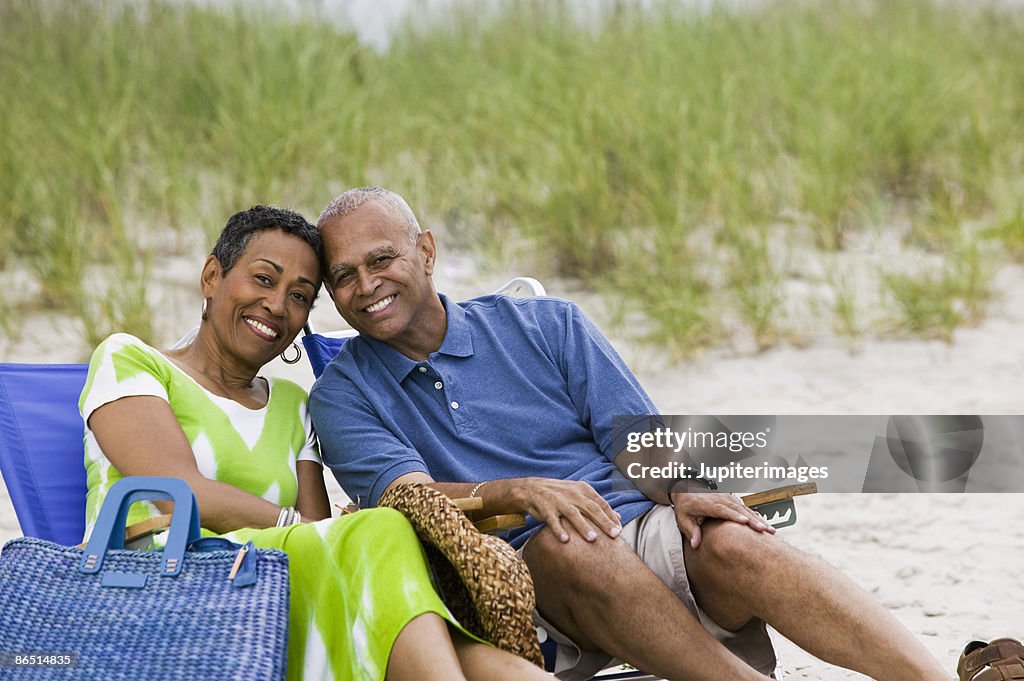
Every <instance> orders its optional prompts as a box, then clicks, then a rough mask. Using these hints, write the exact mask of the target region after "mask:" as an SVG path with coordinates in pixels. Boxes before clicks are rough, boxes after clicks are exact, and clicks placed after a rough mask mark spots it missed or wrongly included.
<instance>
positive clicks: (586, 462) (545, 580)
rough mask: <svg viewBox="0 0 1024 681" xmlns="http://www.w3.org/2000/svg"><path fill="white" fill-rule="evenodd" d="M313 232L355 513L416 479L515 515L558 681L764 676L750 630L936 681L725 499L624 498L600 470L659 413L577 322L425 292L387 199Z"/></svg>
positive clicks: (338, 460)
mask: <svg viewBox="0 0 1024 681" xmlns="http://www.w3.org/2000/svg"><path fill="white" fill-rule="evenodd" d="M318 228H319V229H320V231H321V235H322V237H323V244H324V249H323V261H324V262H323V264H324V278H325V283H326V286H327V290H328V291H329V292H330V295H331V297H332V298H333V300H334V303H335V305H336V307H337V309H338V311H339V312H340V313H341V315H342V316H343V317H344V318H345V320H346V321H347V322H348V323H349V324H350V325H351V326H352V327H353V328H354V329H356V330H357V331H359V333H360V335H359V337H357V338H355V339H353V340H352V341H350V342H349V343H347V344H346V345H345V348H344V349H343V350H342V352H341V354H340V355H339V357H338V358H337V359H336V360H335V361H333V362H332V363H331V364H330V365H329V366H328V367H327V370H326V371H325V373H324V375H323V376H322V377H321V378H320V380H319V381H317V383H316V385H315V386H314V387H313V390H312V392H311V395H310V410H311V413H312V416H313V420H314V425H315V427H316V430H317V433H318V435H319V437H320V441H321V450H322V454H323V457H324V461H325V462H326V463H327V464H328V465H329V466H330V467H331V469H332V470H333V471H334V474H335V476H336V477H337V478H338V480H339V482H340V483H341V484H342V485H343V486H344V487H345V488H346V489H347V490H348V491H349V493H350V494H353V495H354V496H357V497H358V501H359V502H360V504H361V505H363V506H372V505H374V504H375V503H376V501H377V499H378V498H379V497H380V495H381V494H382V493H383V492H384V491H385V490H386V489H387V488H389V487H390V486H392V485H395V484H399V483H403V482H413V481H417V482H424V483H428V484H430V485H432V486H434V487H436V488H437V489H439V490H441V491H442V492H444V493H446V494H448V495H449V496H452V497H465V496H476V497H480V498H481V499H483V502H484V509H485V511H487V512H488V513H495V514H500V513H516V512H518V513H525V514H527V515H528V516H529V517H530V519H531V523H530V525H528V526H527V528H525V529H523V530H521V531H520V532H519V533H518V534H516V535H515V536H513V537H512V538H511V541H512V543H513V545H514V546H516V547H518V548H521V549H522V551H523V557H524V559H525V560H526V562H527V564H528V565H529V567H530V571H531V573H532V574H533V577H534V583H535V586H536V590H537V609H538V614H539V619H540V620H541V621H542V622H543V623H544V624H545V626H546V628H547V629H548V631H549V632H552V635H553V636H554V638H555V640H556V641H558V642H559V644H560V645H559V665H560V666H559V668H558V669H556V671H557V672H558V675H559V677H560V678H563V679H585V678H588V677H589V676H590V675H591V674H593V673H594V672H595V671H597V670H598V669H600V668H601V667H602V666H604V665H606V664H608V663H609V662H610V661H611V659H612V658H616V659H621V660H625V661H628V662H630V663H632V664H634V665H636V666H638V667H640V668H641V669H644V670H645V671H648V672H650V673H652V674H655V675H659V676H662V677H665V678H666V679H688V680H691V681H694V680H699V679H752V680H753V679H761V680H762V681H763V679H765V678H767V675H768V674H770V673H771V671H772V669H773V667H774V664H775V658H774V653H773V651H772V648H771V644H770V642H769V640H768V637H767V634H766V633H765V627H764V623H765V622H768V623H770V624H772V626H774V627H775V628H776V629H778V630H779V631H780V632H781V633H782V634H783V635H785V636H786V637H788V638H790V639H791V640H793V641H794V642H796V643H797V644H798V645H801V646H802V647H804V648H805V649H807V650H808V651H809V652H811V653H813V654H815V655H817V656H818V657H820V658H822V659H825V660H827V661H830V662H833V663H835V664H839V665H842V666H845V667H849V668H851V669H855V670H857V671H860V672H862V673H864V674H867V675H869V676H871V677H873V678H875V679H886V680H887V681H888V680H893V679H906V680H907V681H910V680H911V679H913V680H914V681H922V680H926V681H937V680H938V679H946V678H948V677H947V676H946V675H945V674H944V673H943V671H942V669H941V668H940V667H939V665H938V662H937V661H936V660H935V659H934V658H933V657H932V656H931V655H930V654H929V653H928V652H927V650H925V648H924V647H923V646H922V645H921V644H920V643H919V642H918V641H917V640H916V639H915V638H914V637H913V636H912V635H911V634H910V633H909V632H908V631H906V630H905V629H904V628H903V627H902V626H900V625H899V624H898V623H897V622H896V620H895V619H894V618H893V617H892V616H891V615H889V614H888V613H887V612H886V611H885V610H884V609H883V608H882V607H881V606H880V605H878V604H877V603H876V602H874V600H873V599H872V598H871V597H870V596H868V595H867V594H866V593H865V592H863V591H862V590H861V589H860V588H859V587H857V586H856V585H854V584H853V583H852V582H851V581H850V580H849V579H847V578H846V577H844V576H843V575H842V574H841V573H839V572H838V571H836V570H835V569H834V568H832V567H830V566H828V565H827V564H825V563H823V562H822V561H820V560H818V559H816V558H814V557H812V556H810V555H808V554H805V553H803V552H801V551H798V550H796V549H794V548H792V547H790V546H788V545H787V544H785V543H784V542H782V541H780V540H777V539H776V538H775V537H773V536H772V532H773V531H772V530H771V528H770V527H768V526H767V525H766V524H765V523H764V522H763V521H762V520H761V519H760V517H759V516H758V515H757V514H756V513H753V512H751V511H749V510H748V509H746V508H745V507H744V506H743V504H742V503H741V502H740V501H739V500H738V499H737V498H735V497H733V496H731V495H726V494H707V493H702V492H705V491H706V490H699V489H693V488H692V487H689V488H671V489H664V490H660V491H659V490H648V492H647V495H645V494H644V493H641V492H640V491H638V490H637V489H635V488H633V487H631V486H630V485H628V483H626V481H625V478H624V477H623V476H622V475H621V474H619V473H618V471H617V469H616V467H615V465H614V463H613V462H614V461H615V460H616V458H617V457H618V455H619V449H620V447H621V445H622V443H623V441H624V440H623V438H624V436H625V435H627V434H628V432H635V431H636V429H637V428H639V427H642V426H643V424H644V423H645V421H644V420H643V419H642V418H640V417H641V416H642V415H649V414H654V413H655V408H654V405H653V404H652V403H651V401H650V399H649V398H648V397H647V395H646V394H645V393H644V391H643V389H642V388H641V387H640V385H639V383H638V382H637V381H636V379H635V378H634V377H633V375H632V373H631V372H630V371H629V369H628V368H627V367H626V366H625V364H624V363H623V362H622V360H621V359H620V358H619V357H618V355H617V354H616V353H615V351H614V350H613V349H612V348H611V346H610V345H609V344H608V342H607V341H606V340H605V339H604V338H603V337H602V336H601V334H600V333H599V332H598V331H597V329H596V328H595V327H594V326H593V325H592V324H591V323H590V322H589V321H588V320H587V319H586V318H585V317H584V316H583V315H582V313H580V311H579V310H578V308H576V306H574V305H572V304H571V303H568V302H566V301H561V300H556V299H553V298H532V299H526V300H513V299H511V298H506V297H502V296H485V297H482V298H478V299H475V300H472V301H467V302H464V303H455V302H454V301H451V300H448V299H447V298H446V297H444V296H440V295H439V294H438V293H437V292H436V291H435V289H434V286H433V281H432V279H431V276H432V273H433V271H434V267H435V262H436V246H435V243H434V238H433V236H432V235H431V233H430V232H429V231H426V232H421V230H420V228H419V225H418V223H417V221H416V218H415V216H414V215H413V213H412V211H411V209H410V208H409V206H408V205H407V204H406V203H405V201H404V200H403V199H402V198H401V197H400V196H398V195H397V194H394V193H392V192H389V191H386V190H382V189H379V188H373V187H368V188H361V189H354V190H350V191H348V192H345V193H344V194H342V195H341V196H339V197H337V198H336V199H335V200H334V201H332V202H331V203H330V204H329V205H328V206H327V208H325V209H324V211H323V213H322V214H321V216H320V219H319V221H318ZM629 415H633V418H626V419H623V418H622V417H624V416H629ZM567 665H570V666H571V667H572V668H566V666H567Z"/></svg>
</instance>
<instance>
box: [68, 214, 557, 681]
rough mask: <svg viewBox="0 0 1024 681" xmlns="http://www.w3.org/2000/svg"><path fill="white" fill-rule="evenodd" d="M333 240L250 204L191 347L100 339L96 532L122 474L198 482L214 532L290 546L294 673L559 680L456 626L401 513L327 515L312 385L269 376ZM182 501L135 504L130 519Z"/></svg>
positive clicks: (222, 247)
mask: <svg viewBox="0 0 1024 681" xmlns="http://www.w3.org/2000/svg"><path fill="white" fill-rule="evenodd" d="M319 242H320V239H319V234H318V233H317V232H316V230H315V228H314V227H313V226H312V225H310V224H309V223H308V222H306V220H305V219H303V218H302V217H301V216H300V215H297V214H296V213H293V212H291V211H287V210H284V209H280V208H274V207H266V206H255V207H253V208H251V209H249V210H247V211H242V212H240V213H237V214H236V215H234V216H232V218H231V219H230V220H229V221H228V223H227V225H226V226H225V228H224V231H223V232H222V234H221V236H220V238H219V239H218V241H217V244H216V246H215V247H214V249H213V252H212V254H211V255H210V256H209V257H208V258H207V260H206V263H205V265H204V266H203V270H202V274H201V276H200V286H201V289H202V293H203V306H202V322H201V323H200V326H199V331H198V334H197V336H196V337H195V339H194V340H193V341H192V342H191V343H190V344H189V345H187V346H186V347H183V348H181V349H175V350H166V351H158V350H155V349H153V348H151V347H149V346H147V345H146V344H144V343H143V342H142V341H140V340H139V339H137V338H135V337H133V336H130V335H127V334H115V335H113V336H111V337H110V338H108V339H107V340H105V341H104V342H103V343H102V344H101V345H100V346H99V347H98V348H97V349H96V351H95V353H94V355H93V358H92V361H91V363H90V367H89V378H88V380H87V382H86V387H85V389H84V391H83V393H82V397H81V400H80V408H81V411H82V416H83V418H84V419H85V421H86V438H85V440H86V468H87V472H88V482H89V492H88V502H87V511H86V515H87V521H88V522H87V525H88V529H89V530H91V528H92V525H93V524H94V523H95V521H96V516H97V514H98V512H99V507H100V505H101V503H102V500H103V497H104V495H105V494H106V493H107V491H108V490H109V489H110V487H111V485H113V483H114V482H116V481H117V480H118V479H120V478H121V477H122V476H127V475H164V476H172V477H178V478H181V479H183V480H185V481H186V482H187V483H188V484H189V485H190V486H191V487H192V490H193V491H194V492H195V495H196V498H197V500H198V502H199V508H200V511H201V514H202V524H203V527H204V529H205V530H206V531H212V532H214V533H227V534H228V536H229V537H230V538H232V539H234V540H236V541H246V540H250V539H251V540H252V541H253V542H254V543H255V544H256V545H257V546H261V547H268V548H279V549H283V550H284V551H286V552H288V554H289V555H290V558H291V560H290V566H291V591H292V599H291V615H290V623H289V624H290V629H289V640H288V645H289V656H288V677H289V678H290V679H298V678H303V677H304V678H307V679H309V678H335V679H346V680H348V679H351V680H353V681H363V680H364V679H365V680H379V679H385V678H386V679H388V680H389V681H402V680H404V679H409V680H417V681H419V680H423V679H444V680H445V681H448V680H450V679H455V680H459V679H508V678H517V679H544V678H550V676H549V675H547V674H545V673H544V672H542V671H541V670H539V669H538V668H536V667H535V666H533V665H532V664H530V663H529V662H526V661H525V660H522V659H520V658H518V657H515V656H514V655H511V654H509V653H506V652H504V651H501V650H498V649H496V648H493V647H491V646H488V645H486V644H482V643H479V642H477V641H475V640H471V638H470V637H469V635H468V634H466V633H465V630H464V629H462V628H461V627H460V626H459V625H458V623H456V622H454V620H453V618H452V617H451V615H450V614H449V613H448V611H447V609H446V608H445V606H444V604H443V603H442V602H441V600H440V599H439V597H438V596H437V593H436V592H435V590H434V589H433V587H432V586H431V583H430V579H429V575H428V572H427V567H426V564H425V562H424V558H423V553H422V549H421V548H420V546H419V543H418V541H417V539H416V535H415V534H414V532H413V530H412V528H411V526H410V525H409V523H408V522H407V521H406V520H405V518H404V517H403V516H401V515H400V514H399V513H398V512H397V511H393V510H390V509H378V510H371V511H361V512H359V513H356V514H353V515H348V516H342V517H340V518H337V519H334V520H327V519H328V518H329V517H330V505H329V503H328V499H327V492H326V490H325V487H324V481H323V473H322V469H321V465H320V461H319V454H318V452H317V447H316V441H315V437H314V435H313V433H312V429H311V427H310V421H309V417H308V415H307V413H306V395H305V393H304V391H303V390H302V389H301V388H299V387H298V386H297V385H295V384H294V383H291V382H289V381H284V380H278V379H267V378H263V377H261V376H259V375H258V372H259V370H260V369H261V368H262V367H263V366H264V365H265V364H266V363H267V362H269V361H270V360H271V359H273V358H274V357H276V356H277V355H280V354H281V353H282V352H284V351H285V350H286V349H287V348H288V347H289V346H290V344H291V343H292V341H293V340H294V338H295V336H296V335H297V334H298V332H299V330H300V329H302V327H303V325H304V324H305V323H306V318H307V317H308V315H309V310H310V308H311V306H312V304H313V300H314V298H315V297H316V294H317V290H318V289H319V287H320V270H319V263H318V259H317V249H318V247H319ZM169 508H170V505H169V504H168V503H167V502H143V503H141V504H136V505H135V506H134V507H133V510H132V511H131V513H130V515H129V519H128V520H129V522H131V523H134V522H137V521H139V520H143V519H145V518H146V517H149V516H152V515H154V514H157V513H160V512H161V509H162V512H168V511H169ZM319 520H322V521H323V522H317V523H308V524H306V521H319ZM279 525H283V526H281V527H278V526H279ZM263 528H265V529H263Z"/></svg>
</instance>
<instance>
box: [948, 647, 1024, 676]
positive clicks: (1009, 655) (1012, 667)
mask: <svg viewBox="0 0 1024 681" xmlns="http://www.w3.org/2000/svg"><path fill="white" fill-rule="evenodd" d="M956 673H957V676H958V677H959V679H960V681H1011V679H1024V645H1021V642H1020V641H1018V640H1016V639H1013V638H997V639H996V640H995V641H992V642H991V643H985V642H984V641H971V642H970V643H968V644H967V647H966V648H964V652H963V654H962V655H961V656H960V663H959V664H958V665H957V666H956Z"/></svg>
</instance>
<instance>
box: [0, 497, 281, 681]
mask: <svg viewBox="0 0 1024 681" xmlns="http://www.w3.org/2000/svg"><path fill="white" fill-rule="evenodd" d="M143 499H166V500H169V501H174V514H173V516H172V518H171V526H170V530H169V531H168V535H167V543H166V546H165V547H164V549H163V550H154V551H127V550H124V529H125V522H126V519H127V517H128V507H129V506H130V505H131V504H132V503H133V502H135V501H141V500H143ZM287 649H288V556H287V555H286V554H285V553H284V552H282V551H277V550H273V549H256V548H255V547H254V546H253V545H252V543H251V542H250V543H249V544H246V545H245V546H240V545H238V544H234V543H233V542H230V541H228V540H226V539H223V538H220V537H209V538H205V539H200V538H199V511H198V507H197V505H196V500H195V496H194V495H193V494H192V490H191V489H189V487H188V485H187V484H185V482H184V481H182V480H178V479H175V478H155V477H129V478H124V479H122V480H120V481H118V482H117V483H115V484H114V486H113V487H112V488H111V489H110V492H109V493H108V494H107V498H106V499H105V501H104V503H103V507H102V508H101V509H100V515H99V519H98V520H97V522H96V527H95V528H94V530H93V533H92V536H91V537H90V539H89V543H88V544H87V546H86V548H85V549H84V550H83V549H78V548H71V547H67V546H61V545H59V544H54V543H53V542H49V541H43V540H41V539H34V538H28V537H23V538H19V539H13V540H11V541H9V542H7V544H6V545H5V546H4V548H3V552H2V553H0V679H34V678H61V679H90V680H92V679H104V680H117V679H124V680H126V681H127V680H129V679H131V680H132V681H134V680H136V679H189V680H191V679H245V680H246V681H250V680H252V679H283V678H284V674H285V663H286V656H287ZM55 667H59V669H55Z"/></svg>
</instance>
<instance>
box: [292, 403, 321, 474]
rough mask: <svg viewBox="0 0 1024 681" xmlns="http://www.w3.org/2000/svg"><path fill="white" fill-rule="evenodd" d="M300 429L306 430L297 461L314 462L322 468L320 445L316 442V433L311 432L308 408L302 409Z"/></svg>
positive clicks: (311, 424) (311, 423)
mask: <svg viewBox="0 0 1024 681" xmlns="http://www.w3.org/2000/svg"><path fill="white" fill-rule="evenodd" d="M302 427H303V428H305V429H306V444H304V445H302V449H301V450H300V451H299V456H298V458H297V460H298V461H315V462H317V463H318V464H320V465H321V466H323V464H324V462H323V461H322V460H321V459H320V445H319V443H318V442H317V439H316V433H315V432H314V431H313V420H312V418H310V416H309V409H308V407H307V408H306V409H303V413H302Z"/></svg>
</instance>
